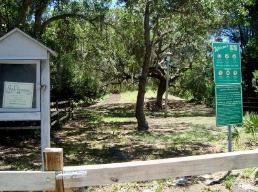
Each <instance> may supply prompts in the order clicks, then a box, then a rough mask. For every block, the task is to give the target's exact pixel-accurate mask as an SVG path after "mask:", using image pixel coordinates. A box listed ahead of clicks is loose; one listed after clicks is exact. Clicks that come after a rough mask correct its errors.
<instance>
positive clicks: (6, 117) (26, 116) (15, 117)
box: [0, 112, 40, 121]
mask: <svg viewBox="0 0 258 192" xmlns="http://www.w3.org/2000/svg"><path fill="white" fill-rule="evenodd" d="M39 120H40V112H31V113H26V112H25V113H0V121H39Z"/></svg>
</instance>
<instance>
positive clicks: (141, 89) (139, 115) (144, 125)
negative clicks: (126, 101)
mask: <svg viewBox="0 0 258 192" xmlns="http://www.w3.org/2000/svg"><path fill="white" fill-rule="evenodd" d="M149 9H150V1H148V2H147V3H146V8H145V13H144V42H145V50H144V61H143V66H142V73H141V77H140V79H139V85H138V95H137V101H136V108H135V117H136V119H137V122H138V130H139V131H147V130H148V129H149V126H148V122H147V121H146V118H145V114H144V96H145V89H146V83H147V76H148V71H149V66H150V58H151V47H152V45H151V41H150V21H149V20H150V10H149Z"/></svg>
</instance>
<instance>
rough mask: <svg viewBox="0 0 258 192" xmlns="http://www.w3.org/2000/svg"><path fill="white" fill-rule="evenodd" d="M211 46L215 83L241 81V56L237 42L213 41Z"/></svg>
mask: <svg viewBox="0 0 258 192" xmlns="http://www.w3.org/2000/svg"><path fill="white" fill-rule="evenodd" d="M212 48H213V65H214V81H215V83H216V84H224V83H241V81H242V78H241V57H240V47H239V44H236V43H213V44H212Z"/></svg>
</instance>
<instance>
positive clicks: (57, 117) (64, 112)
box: [50, 100, 73, 127]
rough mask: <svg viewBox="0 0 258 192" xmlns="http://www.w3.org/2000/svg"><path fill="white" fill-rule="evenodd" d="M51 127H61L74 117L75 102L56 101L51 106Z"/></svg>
mask: <svg viewBox="0 0 258 192" xmlns="http://www.w3.org/2000/svg"><path fill="white" fill-rule="evenodd" d="M50 108H51V127H53V126H58V127H59V126H60V125H61V124H62V123H63V122H64V121H66V120H67V119H70V118H72V117H73V101H72V100H69V101H56V102H52V103H51V104H50Z"/></svg>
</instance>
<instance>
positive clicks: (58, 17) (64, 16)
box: [41, 13, 102, 33]
mask: <svg viewBox="0 0 258 192" xmlns="http://www.w3.org/2000/svg"><path fill="white" fill-rule="evenodd" d="M101 16H102V15H97V16H96V17H90V16H87V15H84V14H78V13H64V14H61V15H55V16H53V17H51V18H49V19H47V20H46V21H44V22H43V23H42V25H41V33H43V31H44V30H45V29H46V27H47V26H48V25H49V24H50V23H52V22H54V21H57V20H63V19H68V18H77V19H85V20H87V21H89V22H93V21H96V20H97V19H99V18H100V17H101Z"/></svg>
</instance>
